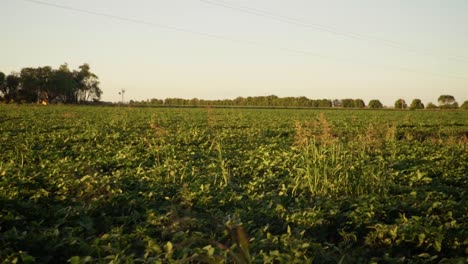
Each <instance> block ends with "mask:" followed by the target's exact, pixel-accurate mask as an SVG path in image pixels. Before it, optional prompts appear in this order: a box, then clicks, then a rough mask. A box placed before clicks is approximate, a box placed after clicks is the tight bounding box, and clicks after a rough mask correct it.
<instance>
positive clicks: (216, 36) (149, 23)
mask: <svg viewBox="0 0 468 264" xmlns="http://www.w3.org/2000/svg"><path fill="white" fill-rule="evenodd" d="M23 1H26V2H31V3H35V4H39V5H44V6H49V7H55V8H59V9H63V10H68V11H74V12H78V13H83V14H88V15H94V16H100V17H106V18H111V19H115V20H121V21H126V22H131V23H135V24H143V25H147V26H152V27H158V28H163V29H166V30H174V31H178V32H183V33H190V34H193V35H199V36H203V37H209V38H214V39H220V40H224V41H229V42H234V43H240V44H248V45H252V46H257V47H263V48H265V47H267V48H271V49H276V50H282V51H286V52H289V53H295V54H300V55H306V56H313V57H317V58H322V59H325V60H332V61H337V62H341V63H342V62H345V63H349V64H360V65H365V66H368V67H379V68H384V69H393V70H399V71H405V72H411V73H418V74H423V75H432V76H438V77H440V78H449V79H459V80H465V81H468V79H466V78H463V77H461V76H455V75H447V74H439V73H430V72H425V71H419V70H414V69H410V68H405V67H399V66H391V65H384V64H375V63H367V62H364V61H357V60H350V59H345V58H338V57H333V56H328V55H323V54H319V53H314V52H309V51H304V50H299V49H291V48H285V47H272V46H269V45H266V44H264V43H261V42H256V41H250V40H239V39H234V38H230V37H226V36H222V35H217V34H211V33H205V32H199V31H194V30H190V29H185V28H180V27H175V26H171V25H166V24H160V23H154V22H149V21H145V20H140V19H133V18H127V17H122V16H117V15H112V14H108V13H102V12H96V11H92V10H88V9H81V8H75V7H71V6H65V5H58V4H53V3H49V2H44V1H39V0H23Z"/></svg>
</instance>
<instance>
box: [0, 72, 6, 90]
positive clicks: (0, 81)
mask: <svg viewBox="0 0 468 264" xmlns="http://www.w3.org/2000/svg"><path fill="white" fill-rule="evenodd" d="M5 87H6V76H5V74H4V73H3V72H0V92H1V93H2V95H3V90H5Z"/></svg>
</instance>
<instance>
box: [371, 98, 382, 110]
mask: <svg viewBox="0 0 468 264" xmlns="http://www.w3.org/2000/svg"><path fill="white" fill-rule="evenodd" d="M368 106H369V108H374V109H379V108H383V104H382V103H381V102H380V101H379V100H377V99H373V100H370V101H369V105H368Z"/></svg>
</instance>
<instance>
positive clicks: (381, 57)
mask: <svg viewBox="0 0 468 264" xmlns="http://www.w3.org/2000/svg"><path fill="white" fill-rule="evenodd" d="M0 1H1V5H0V25H2V37H1V40H0V71H3V72H5V73H10V72H11V71H19V70H20V69H21V68H23V67H27V66H33V67H35V66H45V65H50V66H53V67H58V66H59V65H60V64H62V63H64V62H67V63H68V64H69V66H70V67H71V68H73V69H75V68H77V67H78V66H79V65H80V64H82V63H85V62H86V63H89V64H90V66H91V70H92V71H94V72H95V73H96V74H97V75H98V76H99V77H100V80H101V88H102V90H103V92H104V95H103V100H106V101H118V100H119V95H118V91H119V90H120V89H126V90H127V93H126V99H127V100H129V99H134V100H142V99H148V98H166V97H182V98H193V97H198V98H205V99H221V98H235V97H237V96H257V95H270V94H275V95H278V96H307V97H309V98H330V99H334V98H349V97H351V98H362V99H364V100H365V101H366V102H368V101H369V100H370V99H374V98H377V99H380V100H381V101H382V102H383V103H384V104H385V105H393V102H394V101H395V100H396V99H398V98H400V97H401V98H404V99H405V100H407V101H408V102H409V101H411V100H412V99H413V98H420V99H422V100H423V102H424V103H427V102H436V101H437V97H438V96H439V95H441V94H451V95H454V96H455V98H456V99H457V100H458V101H459V102H460V103H461V102H463V101H464V100H468V26H467V25H468V1H466V0H411V1H408V0H378V1H376V0H352V1H351V0H326V1H325V0H323V1H315V0H289V1H285V0H281V1H280V0H208V1H209V2H210V3H207V2H205V1H200V0H165V1H163V0H135V1H128V0H126V1H123V0H115V1H110V0H106V1H105V0H100V1H92V0H80V1H78V0H41V1H42V2H46V3H52V4H57V5H63V6H68V7H72V8H77V9H84V10H88V11H93V12H99V13H105V14H109V15H113V16H118V17H121V18H127V19H133V20H140V21H144V22H147V24H144V23H135V22H131V21H125V20H122V19H114V18H109V17H105V16H96V15H91V14H85V13H81V12H76V11H71V10H66V9H61V8H56V7H53V6H47V5H43V4H38V3H33V2H29V1H24V0H0ZM219 4H223V5H226V4H228V5H229V8H226V7H224V6H219ZM239 7H243V9H242V10H243V11H240V10H238V9H237V8H239ZM253 9H256V10H261V11H268V12H269V13H273V14H276V15H279V17H278V16H277V17H274V18H273V19H272V18H270V16H269V15H266V14H265V13H262V14H263V15H258V13H257V15H254V14H252V12H253ZM287 18H294V19H296V20H294V21H291V20H288V21H289V22H287V23H285V22H284V20H285V19H287ZM148 23H149V24H148ZM155 24H163V25H167V26H170V27H176V28H180V29H185V30H188V31H194V32H198V33H208V34H212V35H216V36H217V37H207V36H203V35H200V34H193V33H188V32H183V31H178V30H174V29H170V28H164V27H159V26H156V25H155ZM324 29H325V30H324ZM330 31H333V32H330ZM223 38H226V39H223ZM228 39H229V40H228ZM389 41H392V42H389ZM251 42H255V44H249V43H251Z"/></svg>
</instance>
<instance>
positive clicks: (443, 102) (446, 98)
mask: <svg viewBox="0 0 468 264" xmlns="http://www.w3.org/2000/svg"><path fill="white" fill-rule="evenodd" d="M437 101H438V102H439V107H440V108H441V109H457V108H458V103H457V101H456V100H455V97H454V96H453V95H447V94H443V95H441V96H439V99H437Z"/></svg>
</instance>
